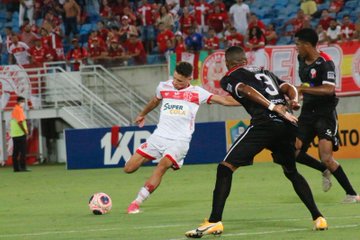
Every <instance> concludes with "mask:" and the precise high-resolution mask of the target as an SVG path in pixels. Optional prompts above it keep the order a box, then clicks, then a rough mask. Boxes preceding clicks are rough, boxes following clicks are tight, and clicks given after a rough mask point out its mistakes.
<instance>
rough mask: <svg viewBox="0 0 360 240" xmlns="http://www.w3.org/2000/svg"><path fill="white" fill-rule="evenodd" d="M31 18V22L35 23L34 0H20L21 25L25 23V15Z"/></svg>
mask: <svg viewBox="0 0 360 240" xmlns="http://www.w3.org/2000/svg"><path fill="white" fill-rule="evenodd" d="M25 13H26V16H27V18H28V19H29V20H30V24H31V25H33V24H34V1H33V0H20V7H19V27H21V26H22V25H23V22H24V16H25Z"/></svg>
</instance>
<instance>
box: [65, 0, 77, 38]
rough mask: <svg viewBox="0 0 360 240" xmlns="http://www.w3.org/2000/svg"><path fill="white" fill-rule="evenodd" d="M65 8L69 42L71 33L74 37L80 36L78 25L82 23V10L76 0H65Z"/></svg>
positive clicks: (66, 32) (66, 34)
mask: <svg viewBox="0 0 360 240" xmlns="http://www.w3.org/2000/svg"><path fill="white" fill-rule="evenodd" d="M63 7H64V12H65V16H64V26H65V36H66V38H67V40H68V39H69V36H70V34H71V33H73V34H74V37H76V36H77V34H78V28H77V23H78V22H80V16H81V9H80V6H79V5H78V4H77V3H76V1H75V0H65V3H64V5H63Z"/></svg>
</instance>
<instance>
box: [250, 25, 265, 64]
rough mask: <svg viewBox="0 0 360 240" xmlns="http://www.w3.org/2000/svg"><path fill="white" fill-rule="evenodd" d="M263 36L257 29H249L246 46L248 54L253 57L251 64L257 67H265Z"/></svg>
mask: <svg viewBox="0 0 360 240" xmlns="http://www.w3.org/2000/svg"><path fill="white" fill-rule="evenodd" d="M265 41H266V40H265V36H264V33H263V31H262V30H261V29H260V28H259V27H256V26H255V27H253V28H250V29H249V38H248V43H247V44H246V45H247V47H248V48H249V50H250V52H252V53H253V55H254V62H253V63H252V64H253V65H255V66H258V67H265V49H264V48H265Z"/></svg>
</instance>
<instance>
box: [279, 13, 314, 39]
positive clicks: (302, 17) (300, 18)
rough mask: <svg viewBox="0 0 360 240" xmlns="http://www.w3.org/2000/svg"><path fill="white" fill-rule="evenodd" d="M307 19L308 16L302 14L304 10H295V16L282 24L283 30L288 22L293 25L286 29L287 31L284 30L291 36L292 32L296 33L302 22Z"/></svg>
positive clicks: (301, 26) (302, 24)
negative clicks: (289, 29)
mask: <svg viewBox="0 0 360 240" xmlns="http://www.w3.org/2000/svg"><path fill="white" fill-rule="evenodd" d="M308 20H309V17H308V16H306V15H305V14H304V11H303V10H301V9H300V10H299V11H298V12H297V15H296V17H295V18H292V19H290V20H289V21H287V22H286V23H285V24H284V27H283V29H284V30H285V29H286V27H287V26H288V25H290V24H291V25H292V26H293V29H292V31H288V32H286V33H285V34H286V35H291V36H292V35H293V34H294V33H296V32H297V31H299V30H300V29H302V28H303V26H304V22H305V21H308Z"/></svg>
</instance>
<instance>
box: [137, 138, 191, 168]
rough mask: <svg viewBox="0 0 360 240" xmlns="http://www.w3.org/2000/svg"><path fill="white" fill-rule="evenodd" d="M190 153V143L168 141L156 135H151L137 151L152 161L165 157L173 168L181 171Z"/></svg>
mask: <svg viewBox="0 0 360 240" xmlns="http://www.w3.org/2000/svg"><path fill="white" fill-rule="evenodd" d="M188 151H189V142H187V141H181V140H176V139H167V138H163V137H160V136H156V135H151V136H150V137H149V138H148V139H147V140H146V142H145V143H143V144H141V145H140V147H139V148H138V149H137V150H136V152H137V153H138V154H140V155H141V156H143V157H145V158H147V159H151V160H155V159H160V158H163V157H167V158H169V159H170V160H171V161H172V163H173V165H172V168H173V169H175V170H177V169H180V168H181V166H182V165H183V164H184V158H185V156H186V154H187V152H188Z"/></svg>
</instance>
